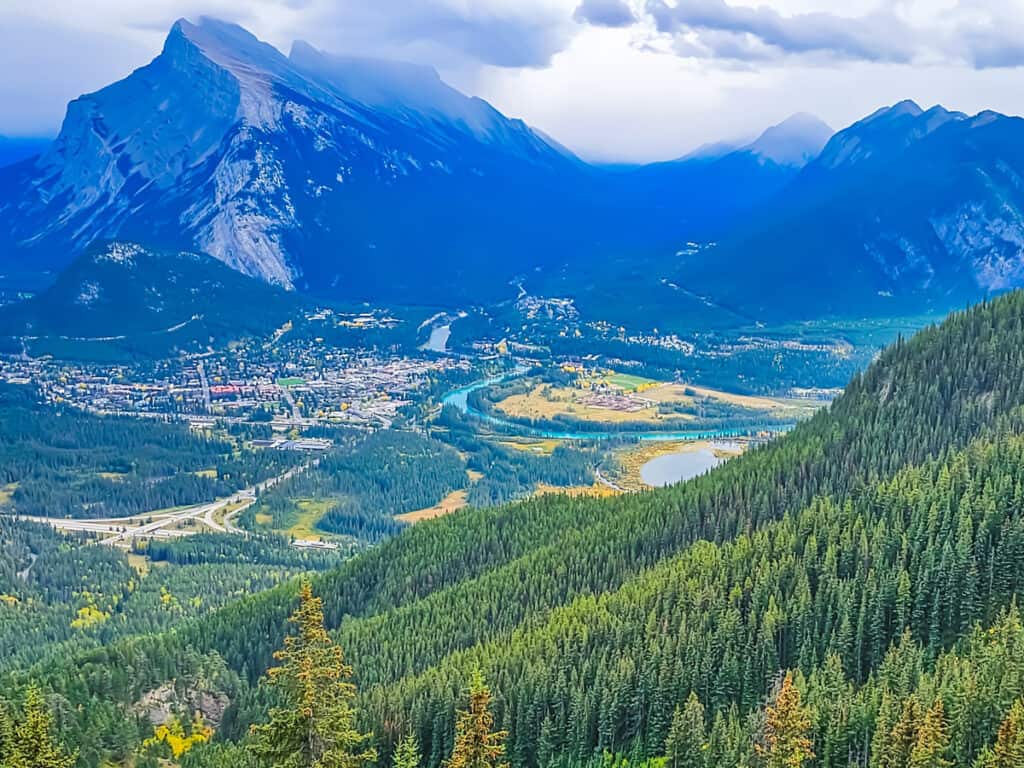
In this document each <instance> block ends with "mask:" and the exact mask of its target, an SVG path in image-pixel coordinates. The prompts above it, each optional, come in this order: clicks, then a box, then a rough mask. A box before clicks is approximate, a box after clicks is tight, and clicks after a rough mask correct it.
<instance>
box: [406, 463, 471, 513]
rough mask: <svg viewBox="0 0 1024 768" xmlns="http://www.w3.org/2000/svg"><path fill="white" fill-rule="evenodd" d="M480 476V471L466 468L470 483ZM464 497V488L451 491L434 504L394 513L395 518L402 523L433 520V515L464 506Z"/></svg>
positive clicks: (453, 510) (465, 494) (449, 511)
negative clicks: (398, 513) (397, 513)
mask: <svg viewBox="0 0 1024 768" xmlns="http://www.w3.org/2000/svg"><path fill="white" fill-rule="evenodd" d="M482 477H483V474H482V473H481V472H477V471H476V470H474V469H467V470H466V479H467V480H469V482H470V483H475V482H476V481H477V480H479V479H481V478H482ZM466 497H467V491H466V489H461V490H458V491H452V492H451V493H449V494H448V495H447V496H445V497H444V498H443V499H441V500H440V501H439V502H437V504H435V505H434V506H432V507H426V508H424V509H415V510H413V511H412V512H403V513H402V514H400V515H395V520H401V521H402V522H403V523H418V522H420V521H421V520H433V519H434V518H435V517H442V516H444V515H449V514H451V513H452V512H455V511H456V510H459V509H462V508H463V507H464V506H466V504H467V501H466Z"/></svg>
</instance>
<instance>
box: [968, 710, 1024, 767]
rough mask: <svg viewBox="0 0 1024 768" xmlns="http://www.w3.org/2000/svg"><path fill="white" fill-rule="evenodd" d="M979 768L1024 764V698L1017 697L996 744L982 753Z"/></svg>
mask: <svg viewBox="0 0 1024 768" xmlns="http://www.w3.org/2000/svg"><path fill="white" fill-rule="evenodd" d="M976 765H977V766H978V768H1017V766H1021V765H1024V699H1017V701H1015V702H1014V703H1013V706H1012V707H1011V708H1010V712H1009V713H1008V714H1007V716H1006V719H1005V720H1003V722H1002V724H1001V725H1000V726H999V734H998V736H996V743H995V746H994V747H993V748H992V749H990V750H986V751H985V752H984V753H982V755H981V757H980V758H979V759H978V761H977V763H976Z"/></svg>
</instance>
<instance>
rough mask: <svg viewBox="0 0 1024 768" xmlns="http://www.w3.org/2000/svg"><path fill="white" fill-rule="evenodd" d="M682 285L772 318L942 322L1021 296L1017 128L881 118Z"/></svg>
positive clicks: (934, 116) (837, 143) (927, 114)
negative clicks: (965, 307) (725, 268)
mask: <svg viewBox="0 0 1024 768" xmlns="http://www.w3.org/2000/svg"><path fill="white" fill-rule="evenodd" d="M722 264H728V265H729V266H730V270H731V271H732V273H733V274H734V275H736V279H735V280H733V281H731V282H730V283H729V284H725V285H724V284H723V283H722V282H721V280H720V276H721V265H722ZM680 279H682V280H684V281H686V282H687V284H688V285H691V286H692V287H694V288H695V289H696V290H703V289H707V290H712V289H713V290H714V292H715V295H716V296H717V297H718V298H719V299H720V300H721V301H723V302H725V303H727V304H731V305H734V306H743V307H745V308H747V309H748V310H749V311H751V312H753V313H754V314H761V315H767V316H773V317H779V316H782V315H788V316H804V317H814V316H820V315H821V314H851V313H865V314H886V313H889V314H891V313H904V312H917V311H933V310H934V311H943V310H946V309H948V308H950V307H955V306H958V305H962V304H963V303H965V302H969V301H975V300H977V299H979V298H981V297H983V296H985V295H988V294H991V293H996V292H1000V291H1003V290H1007V289H1009V288H1013V287H1018V286H1021V285H1024V120H1022V119H1020V118H1016V117H1007V116H1004V115H1000V114H997V113H995V112H982V113H980V114H978V115H974V116H968V115H965V114H963V113H961V112H953V111H949V110H946V109H944V108H942V107H940V106H936V107H932V108H931V109H928V110H924V109H922V108H921V107H919V106H918V105H917V104H915V103H914V102H910V101H904V102H900V103H898V104H896V105H893V106H892V107H889V108H886V109H882V110H879V111H877V112H875V113H874V114H872V115H870V116H868V117H867V118H865V119H864V120H861V121H859V122H857V123H854V124H853V125H851V126H850V127H848V128H846V129H844V130H842V131H840V132H839V133H837V134H836V135H835V136H834V137H832V139H831V140H830V141H829V142H828V144H827V145H826V146H825V147H824V149H823V150H822V152H821V154H820V155H819V156H818V157H817V158H816V159H815V160H813V161H812V162H810V163H809V164H808V165H807V166H806V167H805V168H804V169H803V170H802V171H801V172H800V174H799V175H797V176H796V177H795V178H794V179H793V180H792V181H791V182H790V183H789V184H788V185H787V186H786V187H785V189H783V190H782V191H781V192H780V193H779V195H778V196H776V197H775V198H773V199H772V200H771V201H769V202H768V203H767V204H766V205H765V206H763V208H762V209H761V210H760V211H759V212H758V213H757V214H756V215H755V216H752V217H751V218H750V219H749V220H748V221H747V222H746V223H745V224H744V225H742V226H740V227H737V228H736V229H735V230H734V231H732V232H730V233H728V234H727V235H726V236H725V237H723V239H722V241H721V242H720V243H719V245H718V246H717V247H716V248H714V249H711V250H709V251H707V252H706V253H704V254H701V255H700V256H699V257H696V258H694V259H691V260H689V262H688V263H687V264H685V265H684V266H683V267H682V269H681V273H680ZM769 285H770V286H772V287H773V290H772V291H770V292H769V291H767V290H766V288H765V286H769ZM787 305H788V306H787Z"/></svg>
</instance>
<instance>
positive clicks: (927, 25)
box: [0, 0, 1024, 161]
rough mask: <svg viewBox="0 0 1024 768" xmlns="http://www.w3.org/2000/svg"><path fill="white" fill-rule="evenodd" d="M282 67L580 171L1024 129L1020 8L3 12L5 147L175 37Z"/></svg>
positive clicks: (940, 3) (558, 3)
mask: <svg viewBox="0 0 1024 768" xmlns="http://www.w3.org/2000/svg"><path fill="white" fill-rule="evenodd" d="M204 14H205V15H210V16H217V17H219V18H224V19H228V20H231V21H236V22H238V23H240V24H243V25H244V26H246V27H248V28H249V29H250V30H251V31H253V32H254V33H255V34H257V35H258V36H259V37H261V38H263V39H265V40H267V41H269V42H271V43H273V44H274V45H276V46H278V47H279V48H281V49H282V50H284V51H287V50H288V47H289V46H290V43H291V41H292V40H294V39H305V40H307V41H309V42H311V43H313V44H314V45H316V46H317V47H319V48H323V49H326V50H332V51H337V52H346V53H359V54H372V55H377V56H385V57H392V58H401V59H406V60H413V61H418V62H421V63H427V64H432V65H434V66H436V67H437V68H438V69H439V70H440V71H441V74H442V76H443V77H444V78H445V79H447V80H448V81H449V82H451V83H452V84H453V85H455V86H456V87H458V88H460V89H461V90H463V91H465V92H467V93H471V94H474V95H478V96H482V97H483V98H486V99H487V100H489V101H490V102H492V103H493V104H494V105H495V106H496V107H498V108H499V109H501V110H502V111H503V112H505V113H506V114H509V115H512V116H516V117H522V118H524V119H526V120H527V121H528V122H529V123H531V124H532V125H534V126H536V127H538V128H540V129H542V130H544V131H545V132H547V133H548V134H550V135H552V136H553V137H555V138H556V139H558V140H559V141H561V142H562V143H563V144H566V145H567V146H568V147H570V148H571V149H573V150H575V151H576V152H578V153H580V154H581V155H583V156H584V157H586V158H589V159H599V160H632V161H636V160H652V159H664V158H671V157H676V156H679V155H681V154H683V153H685V152H686V151H689V150H690V149H692V148H694V147H696V146H697V145H699V144H701V143H703V142H708V141H715V140H719V139H723V138H734V137H738V136H746V135H753V134H755V133H757V132H758V131H760V130H761V129H762V128H764V127H765V126H767V125H770V124H773V123H776V122H779V121H780V120H782V119H784V118H785V117H787V116H788V115H790V114H792V113H794V112H800V111H804V112H812V113H814V114H817V115H818V116H819V117H821V118H822V119H824V120H825V121H826V122H828V123H829V124H831V125H833V126H834V127H837V128H839V127H842V126H844V125H847V124H849V123H850V122H852V121H854V120H856V119H857V118H859V117H861V116H863V115H865V114H867V113H868V112H871V111H873V110H874V109H875V108H877V107H879V106H881V105H883V104H890V103H894V102H896V101H900V100H902V99H905V98H912V99H914V100H916V101H918V102H919V103H921V104H922V105H923V106H925V107H928V106H931V105H932V104H935V103H942V104H944V105H945V106H947V107H950V108H956V109H960V110H964V111H967V112H976V111H979V110H981V109H988V108H991V109H997V110H999V111H1002V112H1007V113H1012V114H1021V113H1024V0H841V1H840V0H761V1H760V2H759V1H758V0H582V2H581V0H244V2H243V1H241V0H176V1H172V0H144V1H140V0H74V2H70V1H69V0H0V105H2V106H0V134H6V135H28V134H35V135H52V134H55V133H56V131H57V130H58V128H59V125H60V120H61V118H62V116H63V113H64V106H65V104H66V103H67V101H68V100H69V99H72V98H74V97H75V96H77V95H79V94H81V93H84V92H88V91H92V90H96V89H97V88H100V87H102V86H103V85H105V84H107V83H109V82H111V81H113V80H116V79H119V78H120V77H123V76H124V75H126V74H128V73H129V72H130V71H131V70H132V69H134V68H136V67H138V66H141V65H143V64H145V63H146V62H148V61H149V60H150V59H151V58H152V57H153V56H154V55H156V53H157V52H158V51H159V49H160V46H161V44H162V41H163V38H164V36H165V35H166V32H167V29H168V28H169V27H170V25H171V23H172V22H173V21H174V20H175V19H176V18H178V17H181V16H184V17H188V18H197V17H198V16H201V15H204Z"/></svg>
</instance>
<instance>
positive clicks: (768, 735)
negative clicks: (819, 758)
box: [756, 672, 814, 768]
mask: <svg viewBox="0 0 1024 768" xmlns="http://www.w3.org/2000/svg"><path fill="white" fill-rule="evenodd" d="M810 731H811V715H810V713H809V712H808V710H807V708H806V707H804V706H803V705H802V704H801V703H800V691H798V690H797V688H796V686H795V685H794V684H793V673H792V672H787V673H786V677H785V678H784V679H783V681H782V686H781V688H779V693H778V695H777V696H776V697H775V702H774V704H770V705H768V707H767V708H766V710H765V726H764V741H765V743H764V744H757V745H756V749H757V752H758V754H759V755H760V756H761V757H762V758H763V759H764V762H765V765H766V766H767V768H801V766H802V765H803V764H804V763H805V762H807V761H809V760H813V759H814V749H813V746H814V745H813V743H812V742H811V739H810V738H809V736H808V734H809V733H810Z"/></svg>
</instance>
